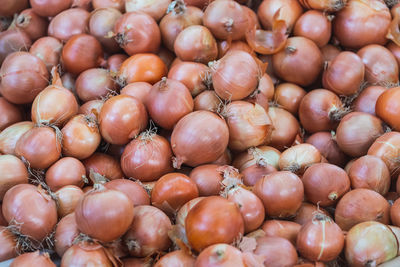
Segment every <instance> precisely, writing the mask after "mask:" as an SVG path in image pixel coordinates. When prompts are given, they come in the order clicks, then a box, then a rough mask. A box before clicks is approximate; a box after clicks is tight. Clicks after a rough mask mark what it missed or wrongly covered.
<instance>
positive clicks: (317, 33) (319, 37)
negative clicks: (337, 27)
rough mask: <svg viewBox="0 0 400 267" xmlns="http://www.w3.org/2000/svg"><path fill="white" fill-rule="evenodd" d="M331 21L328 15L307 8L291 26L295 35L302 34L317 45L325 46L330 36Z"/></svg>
mask: <svg viewBox="0 0 400 267" xmlns="http://www.w3.org/2000/svg"><path fill="white" fill-rule="evenodd" d="M331 32H332V23H331V19H330V17H329V16H327V15H326V14H324V13H322V12H320V11H316V10H309V11H307V12H305V13H303V14H302V15H301V16H300V17H299V19H298V20H297V21H296V24H295V26H294V28H293V34H294V35H295V36H302V37H306V38H308V39H310V40H311V41H314V43H315V44H316V45H318V47H323V46H325V45H326V44H327V43H328V42H329V39H330V38H331Z"/></svg>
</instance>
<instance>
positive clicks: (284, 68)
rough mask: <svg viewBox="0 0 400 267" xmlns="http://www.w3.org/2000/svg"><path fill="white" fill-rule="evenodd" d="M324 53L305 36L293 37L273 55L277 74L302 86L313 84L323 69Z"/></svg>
mask: <svg viewBox="0 0 400 267" xmlns="http://www.w3.org/2000/svg"><path fill="white" fill-rule="evenodd" d="M322 63H323V62H322V53H321V51H320V50H319V48H318V46H317V45H316V44H315V43H314V42H313V41H311V40H309V39H307V38H304V37H291V38H289V39H288V40H287V42H286V44H285V46H284V48H283V49H282V50H281V51H280V52H278V53H276V54H274V55H273V56H272V64H273V67H274V70H275V73H276V75H278V76H279V77H280V78H282V79H283V80H285V81H287V82H291V83H295V84H297V85H300V86H307V85H310V84H312V83H313V82H314V81H315V80H316V79H317V77H318V75H319V74H320V72H321V70H322Z"/></svg>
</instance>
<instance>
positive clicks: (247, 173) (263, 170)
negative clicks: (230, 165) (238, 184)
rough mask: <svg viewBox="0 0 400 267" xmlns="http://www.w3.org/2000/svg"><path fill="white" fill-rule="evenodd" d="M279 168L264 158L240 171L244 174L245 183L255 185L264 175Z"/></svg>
mask: <svg viewBox="0 0 400 267" xmlns="http://www.w3.org/2000/svg"><path fill="white" fill-rule="evenodd" d="M276 171H277V169H276V168H275V167H274V166H272V165H270V164H268V163H265V162H263V161H262V160H261V161H260V162H258V163H256V164H254V165H251V166H249V167H247V168H244V169H242V171H241V172H240V173H241V174H242V175H243V183H244V184H245V185H247V186H253V185H255V184H256V183H257V181H258V180H260V179H261V178H262V177H263V176H264V175H267V174H270V173H273V172H276Z"/></svg>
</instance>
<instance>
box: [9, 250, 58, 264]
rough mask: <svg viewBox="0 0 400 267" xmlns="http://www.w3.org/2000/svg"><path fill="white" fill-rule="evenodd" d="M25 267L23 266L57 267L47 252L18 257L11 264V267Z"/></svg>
mask: <svg viewBox="0 0 400 267" xmlns="http://www.w3.org/2000/svg"><path fill="white" fill-rule="evenodd" d="M19 266H21V267H23V266H43V267H56V266H57V265H55V264H54V263H53V262H52V261H51V259H50V255H49V254H48V253H47V252H41V251H35V252H29V253H25V254H21V255H19V256H18V257H16V258H15V259H14V260H13V262H12V263H11V264H10V267H19Z"/></svg>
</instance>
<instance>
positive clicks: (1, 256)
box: [0, 226, 18, 261]
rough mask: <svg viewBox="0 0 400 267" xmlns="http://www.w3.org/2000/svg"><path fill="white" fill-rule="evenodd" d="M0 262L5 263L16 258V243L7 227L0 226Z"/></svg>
mask: <svg viewBox="0 0 400 267" xmlns="http://www.w3.org/2000/svg"><path fill="white" fill-rule="evenodd" d="M0 245H1V253H0V260H1V261H6V260H9V259H12V258H15V257H17V256H18V253H17V249H16V248H17V242H16V238H15V236H14V235H13V234H12V232H11V231H10V230H9V229H7V227H4V226H0Z"/></svg>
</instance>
